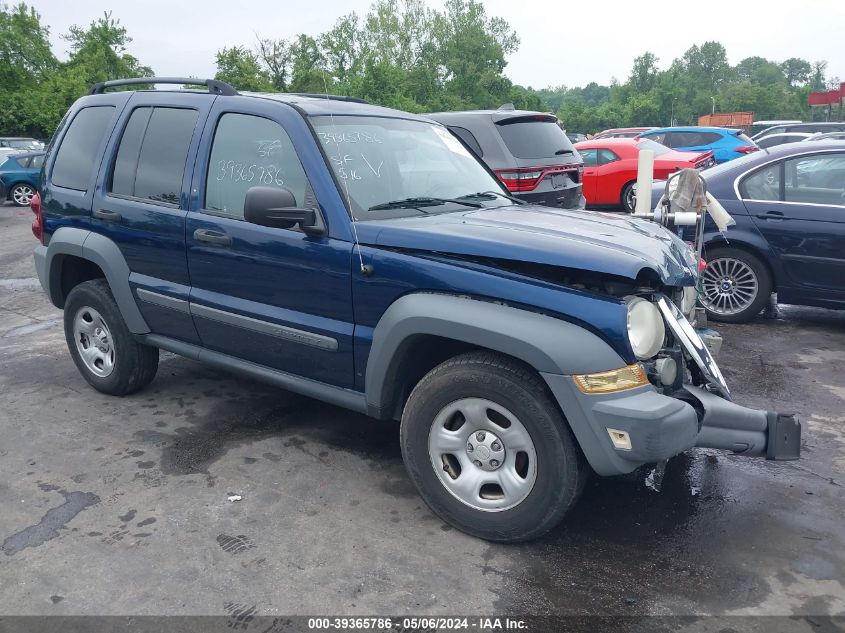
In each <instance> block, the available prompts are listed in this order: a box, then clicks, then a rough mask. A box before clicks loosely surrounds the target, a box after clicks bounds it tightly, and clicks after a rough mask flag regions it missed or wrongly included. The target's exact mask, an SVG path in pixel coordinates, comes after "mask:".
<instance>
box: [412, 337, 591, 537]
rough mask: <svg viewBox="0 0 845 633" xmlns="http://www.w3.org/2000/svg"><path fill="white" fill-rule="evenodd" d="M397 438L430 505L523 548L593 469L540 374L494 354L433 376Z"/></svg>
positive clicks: (455, 361)
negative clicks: (399, 439)
mask: <svg viewBox="0 0 845 633" xmlns="http://www.w3.org/2000/svg"><path fill="white" fill-rule="evenodd" d="M400 435H401V444H402V456H403V458H404V460H405V466H406V468H407V470H408V474H409V476H410V478H411V480H412V481H413V483H414V485H415V486H416V487H417V490H418V491H419V493H420V496H422V498H423V500H425V502H426V504H428V506H429V508H431V510H432V511H433V512H434V513H435V514H437V515H438V516H439V517H440V518H441V519H443V520H444V521H446V522H447V523H449V524H451V525H453V526H455V527H456V528H458V529H459V530H462V531H464V532H467V533H468V534H472V535H474V536H478V537H480V538H483V539H487V540H489V541H498V542H519V541H525V540H529V539H533V538H537V537H539V536H541V535H543V534H545V533H546V532H548V531H549V530H551V529H552V528H554V527H555V526H556V525H558V523H560V521H561V520H562V519H563V517H564V515H565V514H566V513H567V512H568V511H569V509H570V508H572V506H573V505H574V503H575V501H576V500H577V498H578V496H579V495H580V494H581V491H582V490H583V488H584V484H585V483H586V480H587V477H588V474H589V472H590V470H589V466H588V465H587V463H586V460H585V459H584V456H583V455H582V453H581V450H580V448H579V447H578V445H577V443H576V441H575V439H574V437H573V435H572V432H571V431H570V429H569V426H568V424H567V423H566V420H565V419H564V418H563V416H562V415H561V413H560V411H559V409H558V408H557V406H556V404H555V403H554V401H553V399H552V397H551V395H550V394H549V393H548V390H547V388H546V385H545V383H544V382H543V381H542V379H541V378H540V376H539V375H538V374H537V373H536V372H535V371H534V370H533V369H531V368H530V367H527V366H525V365H523V364H522V363H519V362H517V361H515V360H513V359H510V358H508V357H506V356H502V355H499V354H496V353H492V352H487V351H479V352H470V353H467V354H463V355H461V356H457V357H455V358H452V359H450V360H448V361H446V362H444V363H442V364H440V365H438V366H437V367H435V368H434V369H432V370H431V371H430V372H429V373H428V374H426V375H425V376H424V377H423V378H422V380H420V382H419V383H418V384H417V386H416V387H415V388H414V390H413V392H412V393H411V396H410V397H409V398H408V402H407V404H406V405H405V410H404V412H403V415H402V424H401V432H400ZM482 460H483V461H482ZM462 477H466V479H464V480H461V478H462Z"/></svg>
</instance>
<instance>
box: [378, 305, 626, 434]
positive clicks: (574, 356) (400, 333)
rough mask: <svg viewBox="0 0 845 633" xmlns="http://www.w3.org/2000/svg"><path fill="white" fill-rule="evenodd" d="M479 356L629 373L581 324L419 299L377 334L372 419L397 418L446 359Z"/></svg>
mask: <svg viewBox="0 0 845 633" xmlns="http://www.w3.org/2000/svg"><path fill="white" fill-rule="evenodd" d="M473 349H486V350H490V351H494V352H498V353H501V354H504V355H506V356H509V357H512V358H514V359H516V360H518V361H522V362H523V363H525V364H527V365H529V366H530V367H532V368H533V369H534V370H536V371H538V372H546V373H552V374H571V373H590V372H598V371H606V370H610V369H617V368H619V367H623V366H624V365H626V363H625V361H624V360H623V359H622V358H621V357H620V356H619V355H618V354H617V353H616V352H615V351H614V350H613V349H612V348H611V347H610V345H608V344H607V343H606V342H605V341H603V340H602V339H601V338H599V337H598V336H597V335H595V334H593V333H592V332H589V331H587V330H585V329H584V328H582V327H580V326H579V325H576V324H574V323H569V322H567V321H563V320H561V319H556V318H553V317H550V316H547V315H543V314H538V313H535V312H529V311H527V310H523V309H520V308H516V307H513V306H509V305H504V304H501V303H493V302H489V301H482V300H478V299H472V298H469V297H463V296H456V295H447V294H435V293H412V294H409V295H405V296H403V297H401V298H399V299H397V300H396V301H395V302H394V303H393V304H392V305H391V306H390V307H389V308H388V309H387V310H386V311H385V313H384V315H382V318H381V319H380V320H379V323H378V324H377V325H376V328H375V330H374V333H373V342H372V346H371V348H370V354H369V357H368V361H367V369H366V376H365V392H366V398H367V410H368V413H369V414H370V415H372V416H373V417H377V418H381V419H389V418H392V417H395V416H396V413H397V411H401V407H402V405H403V404H404V398H407V395H408V393H409V392H410V389H412V388H413V386H414V385H415V384H416V382H415V381H418V380H419V378H422V376H423V375H425V373H427V372H428V371H429V370H430V369H432V368H433V367H434V366H436V365H438V364H439V363H440V362H443V361H444V360H446V359H447V358H450V357H452V356H455V355H457V354H460V353H463V352H465V351H469V350H473Z"/></svg>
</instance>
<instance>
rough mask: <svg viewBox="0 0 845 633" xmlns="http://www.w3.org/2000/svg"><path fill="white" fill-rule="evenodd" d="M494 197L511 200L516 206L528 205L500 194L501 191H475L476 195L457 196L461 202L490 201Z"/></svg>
mask: <svg viewBox="0 0 845 633" xmlns="http://www.w3.org/2000/svg"><path fill="white" fill-rule="evenodd" d="M496 196H501V197H502V198H507V199H508V200H512V201H513V202H515V203H517V204H528V203H527V202H526V201H525V200H520V199H519V198H514V197H513V196H509V195H508V194H506V193H502V192H501V191H492V190H491V191H477V192H476V193H468V194H467V195H465V196H458V199H459V200H463V199H465V198H481V199H484V200H492V199H493V198H495V197H496Z"/></svg>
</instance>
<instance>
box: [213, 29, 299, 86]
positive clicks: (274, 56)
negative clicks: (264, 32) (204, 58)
mask: <svg viewBox="0 0 845 633" xmlns="http://www.w3.org/2000/svg"><path fill="white" fill-rule="evenodd" d="M256 52H257V54H258V57H259V59H260V61H261V63H262V64H263V68H264V74H265V75H266V77H267V79H269V81H270V84H271V86H272V90H275V91H277V92H284V91H285V90H287V87H288V77H289V76H290V61H291V60H290V42H288V41H287V40H284V39H280V40H273V39H267V38H265V39H262V38H258V44H257V51H256ZM218 67H219V63H218Z"/></svg>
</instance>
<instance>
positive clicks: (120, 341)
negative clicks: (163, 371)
mask: <svg viewBox="0 0 845 633" xmlns="http://www.w3.org/2000/svg"><path fill="white" fill-rule="evenodd" d="M64 324H65V339H66V340H67V345H68V349H69V350H70V355H71V356H72V357H73V362H74V363H76V367H77V369H79V373H81V374H82V377H83V378H85V380H87V381H88V384H90V385H91V386H92V387H94V389H96V390H97V391H100V392H102V393H107V394H109V395H112V396H123V395H127V394H130V393H133V392H135V391H138V390H139V389H142V388H143V387H146V386H147V385H148V384H150V382H152V380H153V378H155V375H156V370H157V369H158V349H157V348H155V347H150V346H148V345H142V344H140V343H138V342H137V341H136V340H135V338H134V337H133V336H132V333H131V332H130V331H129V328H127V327H126V323H125V322H124V320H123V316H121V314H120V308H118V306H117V302H116V301H115V300H114V296H112V293H111V289H110V288H109V285H108V282H106V280H105V279H93V280H91V281H85V282H83V283H81V284H79V285H78V286H75V287H74V288H73V290H71V291H70V293H69V294H68V297H67V300H66V301H65V307H64Z"/></svg>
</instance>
